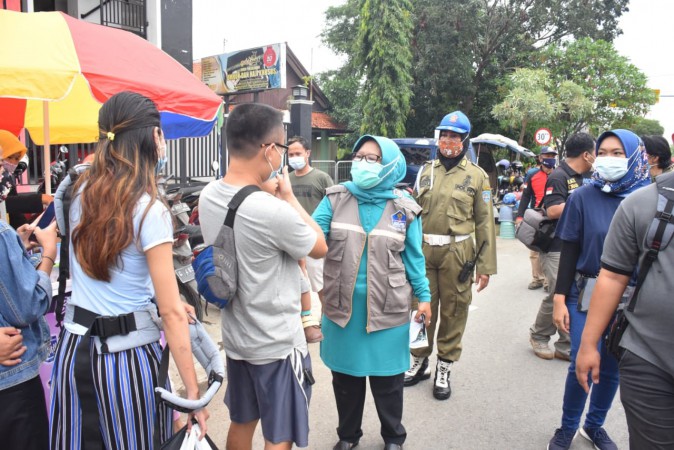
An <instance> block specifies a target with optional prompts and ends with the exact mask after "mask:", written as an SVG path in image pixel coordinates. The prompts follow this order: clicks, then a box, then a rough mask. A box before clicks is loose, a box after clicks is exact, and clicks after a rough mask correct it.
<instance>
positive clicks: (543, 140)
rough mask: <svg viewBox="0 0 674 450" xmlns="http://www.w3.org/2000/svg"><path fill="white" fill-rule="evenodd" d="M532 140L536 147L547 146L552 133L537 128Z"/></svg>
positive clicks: (545, 129)
mask: <svg viewBox="0 0 674 450" xmlns="http://www.w3.org/2000/svg"><path fill="white" fill-rule="evenodd" d="M534 140H535V141H536V143H537V144H538V145H547V144H548V143H549V142H550V141H551V140H552V132H551V131H550V130H548V129H547V128H539V129H538V130H536V133H535V134H534Z"/></svg>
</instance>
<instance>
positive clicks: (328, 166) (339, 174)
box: [311, 160, 351, 183]
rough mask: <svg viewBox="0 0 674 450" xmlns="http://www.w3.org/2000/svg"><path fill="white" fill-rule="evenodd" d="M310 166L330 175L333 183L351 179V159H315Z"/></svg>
mask: <svg viewBox="0 0 674 450" xmlns="http://www.w3.org/2000/svg"><path fill="white" fill-rule="evenodd" d="M311 166H312V167H315V168H316V169H320V170H322V171H323V172H325V173H327V174H328V175H330V176H331V177H332V181H334V182H335V183H341V182H343V181H350V180H351V161H328V160H316V161H311Z"/></svg>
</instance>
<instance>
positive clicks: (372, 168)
mask: <svg viewBox="0 0 674 450" xmlns="http://www.w3.org/2000/svg"><path fill="white" fill-rule="evenodd" d="M383 168H384V166H382V165H381V164H379V163H369V162H366V161H354V162H353V164H352V165H351V178H352V179H353V182H354V183H355V184H356V186H358V187H359V188H361V189H370V188H373V187H375V186H376V185H378V184H379V183H381V180H382V179H381V178H379V174H380V173H381V171H382V169H383Z"/></svg>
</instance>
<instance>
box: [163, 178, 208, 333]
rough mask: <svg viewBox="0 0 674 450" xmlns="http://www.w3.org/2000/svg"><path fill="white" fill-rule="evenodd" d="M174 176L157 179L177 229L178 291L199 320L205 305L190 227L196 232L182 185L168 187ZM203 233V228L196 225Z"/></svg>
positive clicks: (176, 272)
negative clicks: (193, 264) (191, 221)
mask: <svg viewBox="0 0 674 450" xmlns="http://www.w3.org/2000/svg"><path fill="white" fill-rule="evenodd" d="M171 178H172V177H171V176H169V177H160V179H159V180H158V181H157V184H158V186H159V190H160V192H161V193H163V195H164V198H165V199H166V202H167V203H168V205H169V207H170V208H171V214H172V216H173V218H174V222H175V231H174V234H173V269H174V270H175V274H176V281H177V282H178V292H179V294H180V298H181V300H182V301H184V302H186V303H187V304H189V305H192V306H193V307H194V310H195V313H196V317H197V319H198V320H199V321H202V320H203V318H204V307H203V305H204V304H203V303H202V301H201V296H200V295H199V291H198V290H197V282H196V280H195V279H194V269H193V268H192V257H193V255H192V246H191V245H190V234H189V231H190V229H189V228H188V227H192V228H191V230H192V231H193V232H194V228H193V226H192V225H189V218H190V214H189V213H190V208H189V206H188V205H187V204H185V203H183V202H182V201H181V199H182V192H181V188H180V187H172V188H166V183H167V182H168V181H169V180H170V179H171ZM196 228H197V229H198V230H199V234H201V229H200V228H199V227H196Z"/></svg>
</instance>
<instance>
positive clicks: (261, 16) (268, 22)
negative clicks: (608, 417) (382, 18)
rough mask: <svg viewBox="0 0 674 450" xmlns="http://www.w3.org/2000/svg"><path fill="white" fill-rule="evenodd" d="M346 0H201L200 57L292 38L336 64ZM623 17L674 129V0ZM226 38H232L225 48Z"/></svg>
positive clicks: (320, 63) (313, 57) (628, 48)
mask: <svg viewBox="0 0 674 450" xmlns="http://www.w3.org/2000/svg"><path fill="white" fill-rule="evenodd" d="M344 2H345V0H285V1H278V0H277V1H274V0H243V1H231V0H198V1H195V2H193V8H194V17H193V22H194V42H193V52H194V59H199V58H202V57H204V56H211V55H216V54H220V53H225V52H231V51H236V50H243V49H246V48H251V47H257V46H262V45H266V44H274V43H277V42H287V43H288V46H289V47H290V48H291V49H292V50H293V52H295V54H296V55H297V57H298V58H299V60H300V61H301V62H302V64H303V65H304V67H306V68H307V70H309V72H310V73H318V72H322V71H325V70H329V69H335V68H337V67H339V66H340V65H341V63H342V59H341V58H340V57H338V56H337V55H335V54H334V53H332V51H330V49H328V48H327V47H325V46H324V45H323V44H322V42H321V38H320V34H321V32H322V31H323V28H324V27H325V10H326V9H327V8H328V7H329V6H335V5H340V4H343V3H344ZM629 9H630V11H629V12H628V13H626V14H624V15H623V16H622V18H621V20H620V27H621V28H622V30H623V34H622V35H621V36H620V37H618V39H616V41H615V43H614V44H615V47H616V49H617V50H618V52H619V53H620V54H622V55H624V56H626V57H628V58H629V59H630V61H631V62H632V63H633V64H634V65H636V66H637V67H638V68H639V69H640V70H641V71H642V72H644V73H645V74H646V75H647V76H648V79H649V83H648V85H649V87H651V88H654V89H660V91H661V95H672V97H661V99H660V103H658V104H656V105H655V106H653V108H652V109H651V112H650V113H649V114H648V116H647V117H648V118H651V119H656V120H658V121H659V122H660V124H661V125H662V126H664V127H665V137H666V138H667V139H668V140H670V137H671V136H672V133H674V57H672V55H671V53H670V52H669V50H671V48H672V34H671V27H672V23H671V22H672V20H674V1H672V0H631V1H630V5H629ZM223 40H226V42H225V43H224V47H223Z"/></svg>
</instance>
